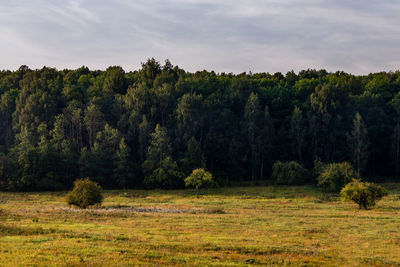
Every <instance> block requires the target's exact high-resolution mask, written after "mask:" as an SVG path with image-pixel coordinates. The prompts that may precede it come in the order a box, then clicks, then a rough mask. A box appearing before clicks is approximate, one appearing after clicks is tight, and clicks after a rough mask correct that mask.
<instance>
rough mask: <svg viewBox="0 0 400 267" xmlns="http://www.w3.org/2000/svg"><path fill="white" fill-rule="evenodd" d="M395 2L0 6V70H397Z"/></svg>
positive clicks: (121, 0) (241, 0)
mask: <svg viewBox="0 0 400 267" xmlns="http://www.w3.org/2000/svg"><path fill="white" fill-rule="evenodd" d="M399 14H400V1H399V0H385V1H382V0H351V1H350V0H230V1H228V0H219V1H217V0H113V1H110V0H12V1H10V0H0V69H12V70H14V69H17V68H19V66H21V65H28V66H29V67H30V68H33V69H35V68H41V67H43V66H48V67H56V68H58V69H64V68H72V69H75V68H78V67H80V66H83V65H84V66H88V67H89V68H91V69H106V68H107V67H108V66H111V65H119V66H122V67H123V68H124V69H125V70H126V71H131V70H137V69H139V68H140V66H141V63H142V62H145V61H146V60H147V59H148V58H152V57H154V58H155V59H156V60H158V61H160V62H161V63H162V64H163V62H164V60H165V59H169V60H170V61H171V62H172V64H173V65H178V66H179V67H181V68H183V69H185V70H187V71H192V72H194V71H197V70H203V69H206V70H214V71H216V72H233V73H241V72H249V71H251V72H253V73H255V72H270V73H274V72H278V71H279V72H282V73H286V72H288V71H291V70H294V71H296V72H297V71H299V70H302V69H308V68H313V69H326V70H328V71H330V72H334V71H338V70H340V71H342V70H343V71H346V72H350V73H354V74H368V73H370V72H378V71H395V70H398V69H400V15H399Z"/></svg>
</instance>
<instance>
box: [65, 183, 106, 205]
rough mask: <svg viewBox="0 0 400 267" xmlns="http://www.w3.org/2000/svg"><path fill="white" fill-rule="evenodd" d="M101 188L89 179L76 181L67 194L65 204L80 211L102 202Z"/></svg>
mask: <svg viewBox="0 0 400 267" xmlns="http://www.w3.org/2000/svg"><path fill="white" fill-rule="evenodd" d="M102 191H103V190H102V188H101V187H100V185H99V184H98V183H95V182H92V181H91V180H90V179H89V178H84V179H78V180H76V181H75V182H74V188H73V189H72V191H71V192H69V193H68V194H67V203H68V204H69V205H75V206H78V207H80V208H82V209H86V208H87V207H88V206H92V205H94V204H101V202H102V201H103V193H102Z"/></svg>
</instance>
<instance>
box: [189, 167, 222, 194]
mask: <svg viewBox="0 0 400 267" xmlns="http://www.w3.org/2000/svg"><path fill="white" fill-rule="evenodd" d="M214 185H215V183H214V179H213V176H212V174H211V173H210V172H208V171H206V170H204V169H203V168H200V169H194V170H193V171H192V173H191V174H190V175H189V176H188V177H186V179H185V186H186V187H192V188H196V189H197V190H198V189H199V188H201V187H212V186H214Z"/></svg>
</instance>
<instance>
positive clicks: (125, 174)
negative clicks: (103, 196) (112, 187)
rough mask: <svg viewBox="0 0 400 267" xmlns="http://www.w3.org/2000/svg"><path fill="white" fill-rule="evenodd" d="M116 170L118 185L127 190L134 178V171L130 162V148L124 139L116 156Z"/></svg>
mask: <svg viewBox="0 0 400 267" xmlns="http://www.w3.org/2000/svg"><path fill="white" fill-rule="evenodd" d="M115 160H116V168H115V169H114V176H115V180H116V181H117V182H118V185H119V186H121V187H122V188H124V189H126V187H127V185H128V184H129V182H130V179H131V178H132V176H133V169H132V167H131V164H130V160H129V147H128V146H127V145H126V143H125V139H124V138H122V139H121V141H120V143H119V149H118V150H117V152H116V154H115Z"/></svg>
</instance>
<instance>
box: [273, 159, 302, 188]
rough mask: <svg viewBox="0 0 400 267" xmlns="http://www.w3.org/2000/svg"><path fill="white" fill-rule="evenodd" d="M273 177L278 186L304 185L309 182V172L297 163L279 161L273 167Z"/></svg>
mask: <svg viewBox="0 0 400 267" xmlns="http://www.w3.org/2000/svg"><path fill="white" fill-rule="evenodd" d="M272 177H274V179H276V182H277V183H278V184H287V185H294V184H304V183H307V182H308V180H309V179H308V178H309V174H308V171H307V170H306V169H305V168H304V167H303V166H302V165H301V164H299V163H297V162H296V161H287V162H281V161H277V162H275V163H274V165H273V166H272Z"/></svg>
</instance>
